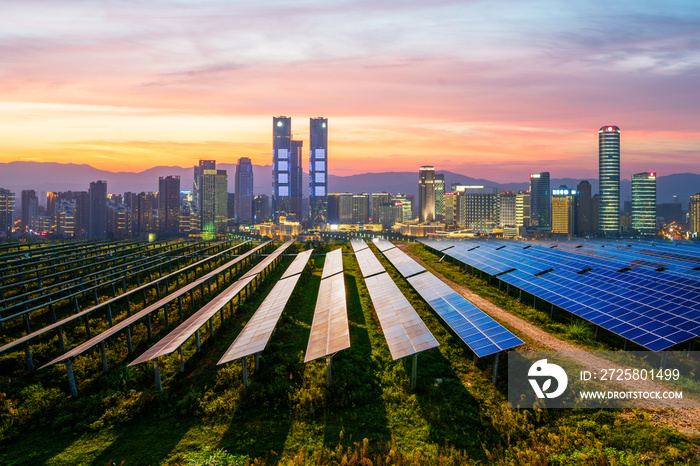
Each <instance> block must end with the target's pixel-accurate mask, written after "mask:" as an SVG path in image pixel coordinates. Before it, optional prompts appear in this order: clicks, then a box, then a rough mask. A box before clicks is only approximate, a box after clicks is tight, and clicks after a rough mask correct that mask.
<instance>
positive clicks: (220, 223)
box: [201, 170, 228, 236]
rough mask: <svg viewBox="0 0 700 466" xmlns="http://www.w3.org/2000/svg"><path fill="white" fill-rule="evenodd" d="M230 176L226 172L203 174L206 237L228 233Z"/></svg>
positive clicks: (203, 214)
mask: <svg viewBox="0 0 700 466" xmlns="http://www.w3.org/2000/svg"><path fill="white" fill-rule="evenodd" d="M227 189H228V175H227V173H226V170H204V172H203V173H202V211H201V214H202V232H204V233H205V235H208V236H209V235H215V234H223V233H226V218H227V215H228V205H227V204H228V191H227Z"/></svg>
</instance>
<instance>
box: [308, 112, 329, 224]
mask: <svg viewBox="0 0 700 466" xmlns="http://www.w3.org/2000/svg"><path fill="white" fill-rule="evenodd" d="M309 125H310V127H309V135H310V143H309V218H310V220H311V224H312V225H321V224H324V223H326V222H327V219H328V198H327V195H328V119H327V118H320V117H319V118H311V119H310V122H309Z"/></svg>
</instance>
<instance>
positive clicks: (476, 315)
mask: <svg viewBox="0 0 700 466" xmlns="http://www.w3.org/2000/svg"><path fill="white" fill-rule="evenodd" d="M407 280H408V282H409V283H410V284H411V285H412V286H413V288H414V289H415V290H416V291H417V292H418V294H420V295H421V296H422V297H423V299H425V301H426V302H427V303H428V304H429V305H430V307H432V308H433V310H435V312H436V313H437V314H438V315H439V316H440V317H441V318H442V320H444V321H445V323H446V324H447V325H448V326H449V327H450V328H451V329H452V330H453V331H454V332H455V333H456V334H457V336H459V338H461V339H462V341H463V342H464V343H466V345H467V346H469V348H470V349H471V350H472V351H474V353H476V355H477V356H478V357H480V358H481V357H484V356H488V355H490V354H494V353H498V352H500V351H503V350H508V349H511V348H514V347H516V346H520V345H522V344H523V341H522V340H521V339H520V338H518V337H516V336H515V335H513V334H512V333H511V332H510V331H509V330H508V329H506V328H505V327H503V326H502V325H501V324H499V323H498V322H496V321H495V320H494V319H492V318H491V317H490V316H489V315H487V314H486V313H484V312H483V311H482V310H481V309H479V308H477V307H476V306H474V305H473V304H472V303H470V302H469V301H468V300H467V299H466V298H464V297H463V296H461V295H460V294H458V293H456V292H455V291H454V290H452V288H450V287H449V286H447V285H446V284H445V283H443V282H442V281H441V280H440V279H438V278H437V277H436V276H435V275H433V274H432V273H430V272H426V273H422V274H420V275H415V276H413V277H409V278H408V279H407Z"/></svg>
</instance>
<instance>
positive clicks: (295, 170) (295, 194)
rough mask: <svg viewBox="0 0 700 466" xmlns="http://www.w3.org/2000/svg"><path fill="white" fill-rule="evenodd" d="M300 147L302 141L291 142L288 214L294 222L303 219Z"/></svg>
mask: <svg viewBox="0 0 700 466" xmlns="http://www.w3.org/2000/svg"><path fill="white" fill-rule="evenodd" d="M302 147H303V142H302V141H292V152H291V157H290V161H289V165H290V167H289V169H290V170H289V192H290V195H289V203H290V209H289V214H290V215H293V216H294V217H295V220H296V221H301V220H302V219H303V212H302V188H301V183H302V178H303V175H304V173H303V172H302V170H301V151H302Z"/></svg>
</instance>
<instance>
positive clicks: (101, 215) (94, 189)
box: [88, 180, 107, 239]
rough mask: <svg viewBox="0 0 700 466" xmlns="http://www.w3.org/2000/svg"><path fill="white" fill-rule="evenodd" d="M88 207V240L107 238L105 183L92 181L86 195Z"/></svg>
mask: <svg viewBox="0 0 700 466" xmlns="http://www.w3.org/2000/svg"><path fill="white" fill-rule="evenodd" d="M88 198H89V205H90V222H89V224H88V225H89V228H88V237H89V238H90V239H98V238H106V237H107V182H106V181H101V180H100V181H93V182H92V183H90V191H89V194H88Z"/></svg>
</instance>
